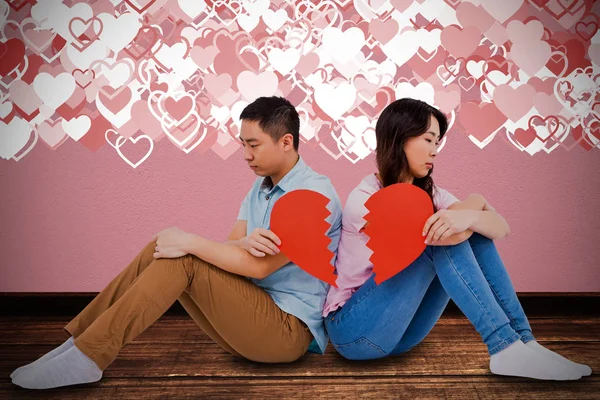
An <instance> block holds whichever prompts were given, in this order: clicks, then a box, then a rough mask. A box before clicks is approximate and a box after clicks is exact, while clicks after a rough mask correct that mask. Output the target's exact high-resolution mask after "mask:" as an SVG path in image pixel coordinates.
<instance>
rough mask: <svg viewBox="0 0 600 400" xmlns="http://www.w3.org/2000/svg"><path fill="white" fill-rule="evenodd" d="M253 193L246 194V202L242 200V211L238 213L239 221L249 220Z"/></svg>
mask: <svg viewBox="0 0 600 400" xmlns="http://www.w3.org/2000/svg"><path fill="white" fill-rule="evenodd" d="M251 192H252V190H250V191H248V193H246V197H244V200H242V205H241V206H240V211H239V213H238V217H237V219H238V220H240V219H241V220H244V221H247V220H248V208H249V206H250V205H249V203H250V193H251Z"/></svg>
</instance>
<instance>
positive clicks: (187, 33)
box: [0, 0, 600, 292]
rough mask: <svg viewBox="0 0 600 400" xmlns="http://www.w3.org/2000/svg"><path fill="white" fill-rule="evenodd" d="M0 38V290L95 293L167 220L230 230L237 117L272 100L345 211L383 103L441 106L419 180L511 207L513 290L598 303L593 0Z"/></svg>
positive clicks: (332, 1)
mask: <svg viewBox="0 0 600 400" xmlns="http://www.w3.org/2000/svg"><path fill="white" fill-rule="evenodd" d="M0 27H2V29H0V184H1V186H0V187H1V188H2V190H1V191H0V202H1V204H2V206H1V207H0V243H2V245H1V246H0V249H1V250H2V253H3V254H2V255H3V257H4V258H3V262H2V263H1V264H0V291H4V292H19V291H27V292H37V291H40V292H53V291H59V292H69V291H73V292H79V291H100V290H101V289H102V288H103V287H104V286H105V285H106V284H107V283H108V282H109V281H110V280H111V279H112V278H113V277H114V276H115V275H117V274H118V273H119V272H120V271H121V270H122V269H123V268H124V267H125V265H126V264H127V263H128V262H129V261H130V260H131V259H132V258H133V257H134V256H135V254H136V253H137V252H138V251H139V250H140V249H141V248H142V246H144V245H145V244H146V243H147V241H149V240H150V239H151V237H152V235H153V234H155V233H156V232H157V231H159V230H162V229H165V228H168V227H170V226H178V227H180V228H182V229H184V230H186V231H190V232H194V233H197V234H201V235H205V236H207V237H209V238H212V239H216V240H223V239H225V238H226V237H227V235H228V233H229V231H230V229H231V227H232V225H233V223H234V219H235V217H236V216H237V212H238V208H239V205H240V202H241V200H242V198H243V196H244V195H245V193H246V192H247V190H248V189H249V188H250V186H251V184H252V182H253V179H254V174H253V172H252V171H250V170H249V169H248V168H247V166H246V164H245V163H244V162H243V161H242V154H241V151H240V150H239V144H238V143H237V141H236V134H237V128H236V124H237V123H238V120H237V116H238V115H239V113H240V112H241V110H242V109H243V108H244V107H245V106H246V105H247V104H248V103H250V102H251V101H253V100H254V99H256V97H259V96H271V95H279V96H285V97H286V98H288V99H289V100H290V101H291V102H292V103H293V104H294V105H295V106H296V107H297V109H298V110H299V113H300V115H301V131H300V134H301V139H302V142H303V144H302V145H301V154H302V155H303V157H304V158H305V160H306V161H307V163H308V164H309V165H310V166H312V167H313V168H314V169H315V170H317V171H319V172H321V173H326V174H327V175H328V176H330V178H331V179H332V180H333V182H334V185H335V187H336V188H337V189H338V192H339V194H340V197H341V198H342V201H345V199H346V197H347V196H348V193H349V192H350V190H351V189H352V188H353V187H354V186H355V185H356V184H357V183H358V182H359V181H360V180H361V179H362V178H363V177H364V176H365V175H366V174H368V173H372V172H374V156H373V154H372V152H373V149H374V148H375V143H374V126H375V122H376V120H377V116H378V115H379V113H380V112H381V111H382V110H383V108H384V107H385V106H386V105H387V104H389V103H390V102H391V101H393V100H395V99H396V98H402V97H414V98H418V99H421V100H424V101H426V102H428V103H430V104H432V105H433V106H435V107H438V108H439V109H440V110H441V111H442V112H444V113H445V114H446V115H448V116H449V118H450V120H451V129H450V133H449V134H448V135H447V139H448V140H446V142H443V148H442V149H441V152H440V155H439V157H438V162H437V163H436V167H435V172H434V175H433V176H434V179H435V181H436V183H437V184H438V185H439V186H441V187H444V188H446V189H448V190H450V191H451V192H453V193H454V194H455V195H457V196H458V197H459V198H461V199H464V198H465V197H466V196H467V195H468V194H470V193H473V192H475V193H481V194H483V195H484V196H485V197H486V198H487V199H488V200H489V201H490V203H491V204H492V205H493V206H494V207H495V208H496V209H497V210H498V211H499V212H500V213H501V214H502V215H504V216H505V218H506V219H507V221H508V222H509V225H510V227H511V231H512V233H511V235H510V236H509V237H507V238H505V239H502V240H499V241H497V245H498V247H499V249H500V252H501V254H502V256H503V258H504V260H505V263H506V266H507V268H508V270H509V271H510V273H511V276H512V277H513V280H514V284H515V286H516V289H517V290H518V291H521V292H538V291H541V292H600V268H599V265H598V264H599V260H600V246H599V245H598V236H597V235H598V232H599V230H598V228H597V227H598V226H600V212H598V206H600V201H599V200H600V197H599V194H598V188H599V187H600V174H599V173H598V172H599V171H600V157H598V155H599V150H600V30H599V27H600V2H599V1H593V0H573V1H564V0H539V1H538V0H502V1H500V0H469V1H459V0H426V1H424V0H415V1H411V0H408V1H407V0H353V1H348V0H329V1H323V2H309V1H305V0H273V1H267V0H241V1H237V2H229V1H212V0H124V1H114V0H94V1H80V0H38V1H35V2H29V1H19V2H4V1H0ZM340 151H342V152H343V153H344V156H343V157H342V156H339V157H337V159H335V158H336V157H335V154H336V153H338V152H340ZM349 159H353V162H351V161H349Z"/></svg>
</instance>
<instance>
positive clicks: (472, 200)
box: [429, 194, 487, 246]
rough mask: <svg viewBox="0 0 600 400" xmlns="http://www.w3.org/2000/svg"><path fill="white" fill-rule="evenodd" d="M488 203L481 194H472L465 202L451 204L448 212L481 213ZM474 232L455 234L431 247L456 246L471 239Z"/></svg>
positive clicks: (432, 244) (468, 230)
mask: <svg viewBox="0 0 600 400" xmlns="http://www.w3.org/2000/svg"><path fill="white" fill-rule="evenodd" d="M486 205H487V202H486V200H485V199H484V198H483V196H482V195H480V194H470V195H469V196H468V197H467V198H466V199H465V200H464V201H458V202H456V203H453V204H451V205H450V206H449V207H448V210H477V211H481V210H484V209H486V208H485V207H486ZM472 234H473V231H472V230H471V229H467V230H466V231H464V232H459V233H455V234H453V235H450V236H449V237H448V238H447V239H445V240H442V241H441V242H437V243H430V244H429V246H454V245H456V244H459V243H462V242H464V241H465V240H467V239H469V238H470V237H471V235H472Z"/></svg>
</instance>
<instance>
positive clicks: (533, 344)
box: [525, 340, 592, 376]
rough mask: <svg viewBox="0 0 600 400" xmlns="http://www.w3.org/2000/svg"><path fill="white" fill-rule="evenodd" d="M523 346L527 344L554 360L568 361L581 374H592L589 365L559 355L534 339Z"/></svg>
mask: <svg viewBox="0 0 600 400" xmlns="http://www.w3.org/2000/svg"><path fill="white" fill-rule="evenodd" d="M525 346H527V347H529V348H530V349H533V350H535V351H538V352H542V353H543V354H546V355H548V356H550V357H552V359H553V360H556V361H558V362H562V363H568V364H569V365H572V366H574V367H576V368H577V369H578V370H579V372H581V375H583V376H589V375H591V374H592V369H591V368H590V367H589V366H587V365H585V364H579V363H576V362H574V361H571V360H569V359H568V358H565V357H563V356H561V355H560V354H558V353H556V352H554V351H552V350H550V349H549V348H547V347H544V346H542V345H541V344H539V343H538V342H537V341H535V340H531V341H529V342H527V343H525Z"/></svg>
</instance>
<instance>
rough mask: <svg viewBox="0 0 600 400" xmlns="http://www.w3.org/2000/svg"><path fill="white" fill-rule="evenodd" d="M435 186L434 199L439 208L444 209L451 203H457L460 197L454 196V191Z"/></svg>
mask: <svg viewBox="0 0 600 400" xmlns="http://www.w3.org/2000/svg"><path fill="white" fill-rule="evenodd" d="M434 187H435V194H434V200H435V205H436V206H437V208H438V209H439V210H444V209H446V208H448V207H449V206H450V205H451V204H453V203H456V202H457V201H459V200H458V198H457V197H456V196H454V195H453V194H452V193H450V192H449V191H447V190H446V189H442V188H441V187H438V186H434Z"/></svg>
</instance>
